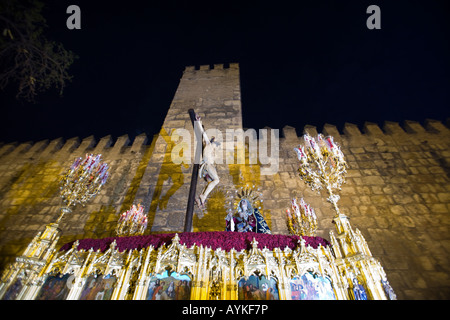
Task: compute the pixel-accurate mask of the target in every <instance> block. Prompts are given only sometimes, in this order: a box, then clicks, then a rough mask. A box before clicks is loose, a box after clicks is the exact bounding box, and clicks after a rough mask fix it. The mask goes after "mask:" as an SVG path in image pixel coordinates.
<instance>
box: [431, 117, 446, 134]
mask: <svg viewBox="0 0 450 320" xmlns="http://www.w3.org/2000/svg"><path fill="white" fill-rule="evenodd" d="M425 128H426V129H427V130H428V131H430V132H433V133H442V134H449V133H450V130H449V129H448V128H447V127H446V126H445V125H444V124H443V123H442V122H441V121H438V120H433V119H426V120H425Z"/></svg>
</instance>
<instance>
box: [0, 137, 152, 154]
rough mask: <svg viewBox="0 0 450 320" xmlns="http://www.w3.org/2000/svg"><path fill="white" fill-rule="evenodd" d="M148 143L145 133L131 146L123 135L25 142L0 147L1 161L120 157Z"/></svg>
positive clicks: (137, 150)
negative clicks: (93, 155)
mask: <svg viewBox="0 0 450 320" xmlns="http://www.w3.org/2000/svg"><path fill="white" fill-rule="evenodd" d="M147 142H148V138H147V135H146V134H145V133H143V134H141V135H138V136H136V137H135V138H134V141H133V143H132V144H131V145H130V139H129V137H128V135H123V136H120V137H118V138H117V139H115V141H114V140H113V138H112V137H111V135H107V136H105V137H102V138H100V139H96V138H95V137H94V136H89V137H86V138H84V139H82V140H80V138H78V137H73V138H70V139H67V140H65V141H64V139H63V138H57V139H54V140H51V141H49V140H42V141H38V142H36V143H33V142H24V143H21V144H18V143H16V142H13V143H8V144H4V145H3V146H2V147H0V161H1V160H8V159H11V160H14V159H15V158H16V157H21V158H25V159H36V158H48V157H57V158H58V157H59V156H62V157H65V156H67V155H68V154H74V156H78V155H83V154H84V153H87V152H89V153H102V154H109V155H114V156H116V155H119V154H125V153H130V154H134V153H137V152H139V151H140V150H141V149H142V148H143V147H144V146H145V145H146V144H147Z"/></svg>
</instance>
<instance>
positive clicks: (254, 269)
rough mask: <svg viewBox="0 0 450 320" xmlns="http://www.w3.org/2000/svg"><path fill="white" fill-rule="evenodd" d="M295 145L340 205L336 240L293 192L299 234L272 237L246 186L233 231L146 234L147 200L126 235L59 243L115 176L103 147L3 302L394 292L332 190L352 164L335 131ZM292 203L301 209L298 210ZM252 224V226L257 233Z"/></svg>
mask: <svg viewBox="0 0 450 320" xmlns="http://www.w3.org/2000/svg"><path fill="white" fill-rule="evenodd" d="M303 138H304V144H303V145H300V146H299V147H296V148H295V149H294V150H295V151H296V153H297V157H298V160H299V161H300V168H299V173H300V178H301V179H302V180H304V181H305V183H306V184H307V185H309V186H310V187H311V188H312V189H313V190H318V191H319V192H320V190H322V189H326V191H327V192H328V195H329V197H328V198H327V200H328V201H329V202H331V204H332V205H333V208H334V209H335V211H336V215H335V217H334V219H333V221H334V223H335V227H336V234H335V233H334V232H333V231H330V242H328V241H326V240H325V239H322V238H320V237H315V231H316V230H317V225H318V224H317V217H316V215H315V212H314V209H313V208H311V207H310V206H309V205H308V204H307V203H306V202H305V200H304V199H303V198H302V199H300V200H298V199H295V198H294V199H292V202H291V209H288V210H287V212H286V214H287V225H288V230H289V232H290V233H291V235H272V234H270V230H269V228H268V226H267V224H266V223H265V221H264V218H263V216H262V214H261V213H260V212H259V210H258V209H260V207H258V204H257V203H256V202H257V196H255V194H256V192H253V190H251V189H242V190H241V192H240V193H237V196H236V199H235V201H234V204H233V208H232V209H230V210H229V213H228V216H227V218H226V223H227V231H223V232H197V233H193V232H187V233H180V234H165V235H142V234H143V233H144V231H145V229H146V227H147V216H146V215H145V214H144V208H143V207H142V206H141V205H140V204H138V205H133V206H132V207H131V208H130V210H128V211H127V212H124V213H123V214H121V216H120V217H119V221H118V225H117V228H116V234H117V236H118V237H115V238H105V239H82V240H77V241H75V242H74V243H71V244H66V245H64V246H63V247H62V248H61V249H60V250H58V251H57V249H56V244H57V243H58V240H59V237H60V233H61V230H60V229H59V228H58V226H59V222H60V221H61V219H62V217H63V216H64V214H66V213H70V212H71V209H70V207H71V206H74V205H76V204H81V205H84V204H85V203H86V202H87V201H88V200H89V199H91V198H92V197H93V196H95V195H96V194H97V193H98V192H99V191H100V189H101V187H102V186H103V185H104V184H105V182H106V180H107V178H108V165H107V164H106V163H104V162H102V159H101V155H95V156H94V155H86V158H85V159H82V158H78V159H76V160H75V162H74V163H73V165H72V166H71V168H70V169H69V170H68V172H67V173H66V175H65V176H64V177H63V179H62V181H61V193H60V196H61V198H62V200H63V204H64V206H62V208H61V214H60V216H59V217H58V219H57V220H56V222H55V223H50V224H48V225H47V226H45V230H44V231H43V232H40V233H38V234H37V235H36V236H35V238H34V239H33V240H32V241H31V242H30V244H29V245H28V247H27V248H26V249H25V250H24V252H23V254H22V255H21V256H19V257H16V260H15V262H14V263H12V264H10V265H9V266H8V267H7V268H6V270H5V271H4V273H3V276H2V278H1V282H0V299H4V300H131V299H132V300H189V299H190V300H208V299H209V300H225V299H226V300H386V299H388V300H389V299H390V300H394V299H396V295H395V293H394V291H393V290H392V288H391V286H390V285H389V282H388V281H387V278H386V274H385V272H384V270H383V267H382V266H381V264H380V263H379V262H378V261H377V260H376V259H375V258H374V257H373V256H372V254H371V252H370V250H369V247H368V245H367V242H366V241H365V239H364V237H363V235H362V234H361V232H360V231H359V230H358V229H355V230H354V229H353V228H352V227H351V225H350V222H349V220H348V218H347V216H345V215H344V214H342V213H341V212H340V211H339V208H338V206H337V202H338V200H339V196H338V195H337V194H335V193H333V190H335V189H337V190H339V189H340V186H341V185H342V183H344V182H345V174H346V167H347V164H346V162H345V160H344V155H343V153H342V151H341V150H340V147H339V146H338V145H337V144H336V143H335V142H334V141H333V138H332V137H326V138H325V137H323V136H322V135H318V136H317V137H316V138H313V137H311V136H309V135H308V134H305V135H304V136H303ZM291 210H292V212H291ZM250 231H251V232H250Z"/></svg>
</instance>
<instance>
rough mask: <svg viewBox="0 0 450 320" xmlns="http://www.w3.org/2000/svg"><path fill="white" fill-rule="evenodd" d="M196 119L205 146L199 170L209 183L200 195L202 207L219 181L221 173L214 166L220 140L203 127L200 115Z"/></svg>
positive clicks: (199, 199) (199, 202)
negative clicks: (209, 135)
mask: <svg viewBox="0 0 450 320" xmlns="http://www.w3.org/2000/svg"><path fill="white" fill-rule="evenodd" d="M195 120H196V121H198V125H199V126H198V127H199V129H200V132H201V133H202V137H203V141H204V146H203V159H202V162H201V163H200V169H199V171H198V176H199V178H204V179H205V180H206V181H207V182H208V184H207V185H206V187H205V189H204V190H203V192H202V193H201V194H200V195H199V197H198V201H197V204H198V205H199V207H200V208H202V209H203V208H204V207H205V201H206V198H207V197H208V195H209V193H210V192H211V191H212V190H213V189H214V187H215V186H216V185H217V184H218V183H219V181H220V180H219V175H218V174H217V171H216V168H215V167H214V159H215V153H216V150H217V147H218V146H219V143H218V142H215V141H214V139H215V138H214V137H212V138H211V140H210V139H209V138H208V136H207V135H206V132H205V129H204V128H203V125H202V121H201V118H200V116H198V115H195Z"/></svg>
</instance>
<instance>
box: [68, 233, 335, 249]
mask: <svg viewBox="0 0 450 320" xmlns="http://www.w3.org/2000/svg"><path fill="white" fill-rule="evenodd" d="M174 236H175V233H166V234H154V235H145V236H132V237H109V238H102V239H82V240H79V245H78V250H89V249H91V248H92V249H93V250H94V251H97V250H100V251H102V252H104V251H106V250H107V249H108V248H109V246H110V245H111V243H112V242H113V241H114V240H115V241H116V243H117V248H118V249H119V251H121V252H122V251H126V250H132V249H137V250H140V249H143V248H147V247H149V246H153V247H155V248H159V247H160V246H162V245H164V244H166V245H169V244H170V243H171V241H172V238H173V237H174ZM178 236H179V238H180V244H185V245H186V246H187V247H191V246H193V245H197V246H200V245H203V246H204V247H210V248H211V249H213V250H216V249H218V248H222V250H225V251H230V250H231V249H235V250H237V251H240V250H243V249H244V250H249V249H251V242H252V240H253V238H255V239H256V241H258V248H260V249H263V248H264V247H266V248H267V249H269V250H273V249H274V248H280V249H284V248H286V247H289V248H290V249H292V250H293V249H295V248H296V247H297V246H300V242H299V240H300V237H299V236H297V235H288V236H287V235H271V234H263V233H254V232H226V231H214V232H184V233H179V234H178ZM302 238H303V239H304V240H305V241H306V245H307V246H308V245H310V246H311V247H313V248H317V247H318V246H319V245H322V246H329V245H330V244H329V242H328V241H327V240H325V239H323V238H321V237H308V236H302ZM73 242H74V241H73ZM73 242H70V243H66V244H65V245H63V246H62V247H61V249H60V250H61V251H67V250H69V249H70V248H71V247H72V245H73Z"/></svg>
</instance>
